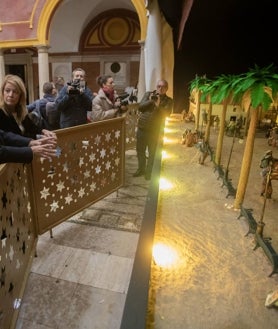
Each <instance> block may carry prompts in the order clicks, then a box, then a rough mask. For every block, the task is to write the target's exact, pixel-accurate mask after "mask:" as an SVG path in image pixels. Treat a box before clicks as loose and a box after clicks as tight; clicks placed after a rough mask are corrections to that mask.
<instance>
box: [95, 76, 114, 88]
mask: <svg viewBox="0 0 278 329" xmlns="http://www.w3.org/2000/svg"><path fill="white" fill-rule="evenodd" d="M97 84H98V85H99V86H100V88H103V89H106V90H114V86H115V84H114V80H113V78H112V76H111V75H100V76H99V77H97Z"/></svg>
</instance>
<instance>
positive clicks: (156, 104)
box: [133, 80, 173, 180]
mask: <svg viewBox="0 0 278 329" xmlns="http://www.w3.org/2000/svg"><path fill="white" fill-rule="evenodd" d="M167 90H168V82H167V81H166V80H159V81H158V82H157V85H156V90H154V91H148V92H146V93H145V95H144V96H143V98H142V100H141V102H140V103H139V119H138V124H137V125H138V127H137V128H138V129H137V134H136V139H137V141H136V151H137V158H138V169H137V171H136V172H135V173H134V174H133V177H139V176H143V175H145V179H146V180H150V179H151V173H152V167H153V162H154V156H155V151H156V145H157V141H158V136H159V133H160V130H161V128H163V127H164V121H165V118H166V117H167V116H168V115H170V114H171V112H172V108H173V99H172V98H171V97H169V96H167V95H166V93H167ZM147 149H148V153H149V156H148V161H147V159H146V150H147Z"/></svg>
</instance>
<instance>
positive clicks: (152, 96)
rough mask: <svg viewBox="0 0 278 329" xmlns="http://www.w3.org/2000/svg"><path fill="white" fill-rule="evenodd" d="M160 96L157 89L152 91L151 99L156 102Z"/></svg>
mask: <svg viewBox="0 0 278 329" xmlns="http://www.w3.org/2000/svg"><path fill="white" fill-rule="evenodd" d="M158 97H159V93H158V92H157V91H156V90H154V91H152V92H151V95H150V100H152V101H154V102H156V101H157V100H158Z"/></svg>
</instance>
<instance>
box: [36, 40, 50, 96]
mask: <svg viewBox="0 0 278 329" xmlns="http://www.w3.org/2000/svg"><path fill="white" fill-rule="evenodd" d="M48 48H49V47H48V46H38V67H39V97H40V98H42V97H43V91H42V87H43V84H44V83H45V82H48V81H49V62H48Z"/></svg>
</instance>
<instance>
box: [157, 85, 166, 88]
mask: <svg viewBox="0 0 278 329" xmlns="http://www.w3.org/2000/svg"><path fill="white" fill-rule="evenodd" d="M156 88H166V86H165V85H157V86H156Z"/></svg>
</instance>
